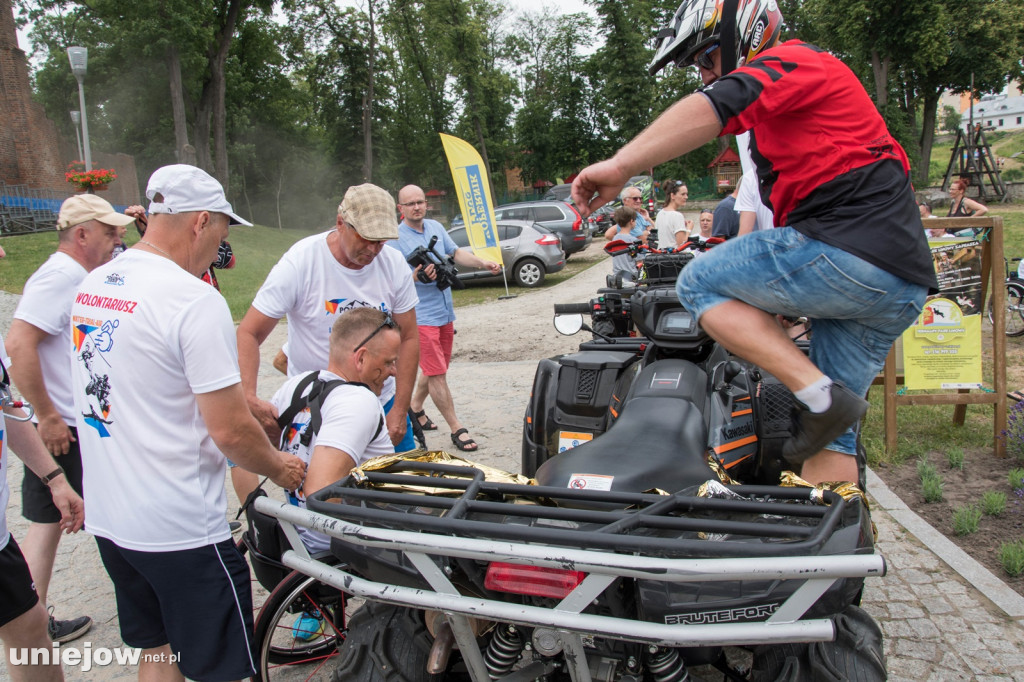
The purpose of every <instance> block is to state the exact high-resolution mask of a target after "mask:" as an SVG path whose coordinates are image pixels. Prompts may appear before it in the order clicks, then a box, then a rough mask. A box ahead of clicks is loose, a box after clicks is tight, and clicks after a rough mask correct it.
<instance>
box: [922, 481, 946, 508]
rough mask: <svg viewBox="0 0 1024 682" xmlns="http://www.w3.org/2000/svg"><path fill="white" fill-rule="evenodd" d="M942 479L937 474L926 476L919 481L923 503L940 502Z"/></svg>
mask: <svg viewBox="0 0 1024 682" xmlns="http://www.w3.org/2000/svg"><path fill="white" fill-rule="evenodd" d="M942 486H943V484H942V477H941V476H939V475H938V474H935V475H934V476H928V477H927V478H924V479H922V481H921V494H922V495H924V501H925V502H939V501H940V500H942Z"/></svg>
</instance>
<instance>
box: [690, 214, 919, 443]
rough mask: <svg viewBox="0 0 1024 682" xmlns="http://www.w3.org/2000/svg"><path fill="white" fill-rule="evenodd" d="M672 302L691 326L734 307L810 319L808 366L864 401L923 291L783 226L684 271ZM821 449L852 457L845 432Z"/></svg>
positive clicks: (851, 437) (719, 249) (851, 436)
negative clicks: (718, 309) (693, 320)
mask: <svg viewBox="0 0 1024 682" xmlns="http://www.w3.org/2000/svg"><path fill="white" fill-rule="evenodd" d="M676 292H677V293H678V295H679V300H680V301H681V302H682V304H683V305H684V306H686V308H687V310H689V311H690V312H692V313H693V314H694V315H696V316H697V318H698V319H699V318H700V316H701V315H703V314H704V312H705V311H707V310H709V309H710V308H714V307H715V306H717V305H721V304H722V303H725V302H726V301H729V300H738V301H742V302H744V303H747V304H749V305H752V306H754V307H755V308H760V309H761V310H765V311H767V312H769V313H774V314H779V315H788V316H792V317H800V316H805V317H808V318H810V319H811V320H813V334H812V340H811V355H810V358H811V362H813V363H814V364H815V365H816V366H817V367H818V369H820V370H821V371H822V373H823V374H825V375H826V376H828V377H830V378H832V379H834V380H837V381H841V382H842V383H843V384H845V385H846V387H847V388H849V389H850V390H851V391H853V392H854V393H855V394H856V395H861V396H863V395H866V394H867V391H868V388H869V387H870V386H871V381H872V380H873V379H874V378H875V376H876V375H877V374H878V372H879V371H880V370H881V369H882V365H883V364H884V363H885V357H886V355H888V353H889V348H890V347H892V344H893V342H894V341H895V340H896V338H897V337H898V336H899V335H900V334H902V333H903V330H904V329H906V328H907V327H908V326H910V325H911V324H912V323H913V322H914V320H915V319H917V316H918V315H920V313H921V307H922V306H923V305H924V301H925V298H926V297H927V294H928V290H927V288H926V287H924V286H921V285H920V284H914V283H912V282H908V281H906V280H904V279H902V278H900V277H897V276H896V275H893V274H891V273H889V272H886V271H885V270H882V269H881V268H879V267H876V266H874V265H872V264H871V263H868V262H867V261H865V260H862V259H860V258H858V257H857V256H854V255H852V254H850V253H847V252H846V251H843V250H842V249H839V248H837V247H834V246H830V245H828V244H825V243H824V242H821V241H818V240H816V239H811V238H810V237H807V236H805V235H803V234H801V233H800V232H797V231H796V230H794V229H793V228H791V227H782V228H776V229H773V230H762V231H758V232H752V233H750V234H747V235H744V236H743V237H739V238H737V239H733V240H730V241H728V242H726V243H725V244H722V245H719V246H716V247H715V248H713V249H711V250H710V251H708V252H707V253H706V254H704V255H702V256H700V257H699V258H697V259H696V260H694V261H693V262H692V263H690V265H688V266H686V267H685V268H684V269H683V271H682V272H681V273H680V275H679V279H678V280H677V281H676ZM826 447H827V449H829V450H834V451H836V452H842V453H846V454H851V455H852V454H856V452H857V444H856V434H855V433H854V431H853V428H852V427H851V428H850V429H848V430H847V431H846V433H844V434H843V435H841V436H840V437H839V438H837V439H836V440H834V441H832V442H831V443H829V444H828V445H827V446H826Z"/></svg>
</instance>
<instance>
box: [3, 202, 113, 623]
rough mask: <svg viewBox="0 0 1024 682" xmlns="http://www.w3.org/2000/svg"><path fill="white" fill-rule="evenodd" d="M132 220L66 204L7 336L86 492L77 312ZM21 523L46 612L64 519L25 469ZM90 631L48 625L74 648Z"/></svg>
mask: <svg viewBox="0 0 1024 682" xmlns="http://www.w3.org/2000/svg"><path fill="white" fill-rule="evenodd" d="M131 222H132V218H130V217H128V216H126V215H124V214H122V213H118V212H117V211H115V210H114V207H113V206H111V205H110V204H109V203H107V202H106V201H105V200H103V199H101V198H100V197H98V196H96V195H94V194H79V195H76V196H73V197H71V198H70V199H68V200H66V201H65V202H64V203H63V204H62V205H61V207H60V214H59V215H58V217H57V235H58V244H57V251H56V252H55V253H54V254H53V255H51V256H50V258H49V259H47V261H46V262H45V263H43V264H42V265H41V266H40V267H39V269H38V270H36V271H35V272H34V273H33V274H32V276H31V277H29V279H28V282H26V283H25V292H24V294H23V295H22V297H21V301H20V302H19V303H18V308H17V310H16V311H15V313H14V321H13V322H12V323H11V329H10V331H9V332H8V333H7V342H6V343H7V349H8V352H9V353H10V356H11V366H10V375H11V378H12V379H13V380H14V383H15V385H16V386H17V387H18V390H19V391H20V392H21V394H22V396H24V397H25V400H27V401H28V402H30V403H31V404H32V406H33V407H34V408H35V415H34V416H33V418H32V421H34V422H35V423H36V425H37V428H38V430H39V435H40V436H41V437H42V440H43V443H44V444H45V445H46V449H47V450H49V451H50V454H51V455H53V456H54V457H55V458H57V463H58V464H59V465H60V467H61V468H62V469H63V471H64V476H65V477H66V478H67V480H68V483H70V484H71V487H72V488H74V489H75V491H77V492H78V493H79V494H81V492H82V457H81V453H80V452H79V449H78V439H77V431H76V429H75V425H76V424H77V422H78V420H77V416H76V414H75V405H74V399H73V398H72V395H71V355H70V354H69V353H68V348H70V347H71V324H70V319H71V304H72V303H73V302H74V299H75V291H76V290H77V289H78V285H79V284H80V283H81V281H82V280H83V279H85V276H86V275H87V274H88V273H89V271H91V270H93V269H94V268H96V267H98V266H100V265H102V264H103V263H106V262H107V261H109V260H110V254H111V252H112V251H113V249H114V247H115V246H116V245H117V243H118V242H119V241H120V239H119V237H118V232H119V229H123V228H124V226H126V225H129V224H131ZM21 507H22V512H21V513H22V515H23V516H24V517H25V518H26V519H28V520H29V521H30V522H31V524H30V525H29V527H28V532H27V533H26V534H25V541H24V542H23V543H22V545H21V549H22V552H23V553H24V554H25V560H26V561H27V562H28V566H29V569H30V571H31V572H32V578H33V580H34V581H35V584H36V592H37V593H38V594H39V601H40V602H42V603H43V604H44V605H45V604H46V601H47V592H48V589H49V586H50V577H51V575H52V574H53V564H54V560H55V558H56V556H57V544H58V543H59V542H60V536H61V532H60V511H59V510H58V509H57V507H56V506H54V504H53V500H52V498H51V495H50V489H49V487H48V486H47V485H46V484H45V483H43V482H42V480H41V479H40V478H39V476H37V475H36V474H35V473H33V472H32V470H31V469H29V468H28V467H25V474H24V478H23V479H22V485H21ZM91 626H92V619H91V618H89V617H88V616H81V617H79V618H72V619H69V620H58V619H55V618H54V617H53V616H52V615H51V616H50V617H49V631H50V638H51V639H52V640H53V641H55V642H68V641H70V640H73V639H76V638H78V637H81V636H82V635H83V634H85V632H86V631H87V630H88V629H89V628H90V627H91Z"/></svg>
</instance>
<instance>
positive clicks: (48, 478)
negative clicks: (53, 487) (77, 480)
mask: <svg viewBox="0 0 1024 682" xmlns="http://www.w3.org/2000/svg"><path fill="white" fill-rule="evenodd" d="M63 473H64V467H61V466H59V467H57V468H56V469H54V470H53V471H51V472H50V473H48V474H46V475H45V476H43V477H42V478H40V479H39V480H40V481H42V482H43V485H50V481H52V480H53V479H55V478H57V477H58V476H60V475H61V474H63Z"/></svg>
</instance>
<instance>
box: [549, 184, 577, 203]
mask: <svg viewBox="0 0 1024 682" xmlns="http://www.w3.org/2000/svg"><path fill="white" fill-rule="evenodd" d="M570 192H572V183H571V182H569V183H566V184H564V185H554V186H553V187H549V188H548V191H547V192H545V193H544V197H543V199H544V200H545V201H565V202H569V201H570V199H569V193H570Z"/></svg>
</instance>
